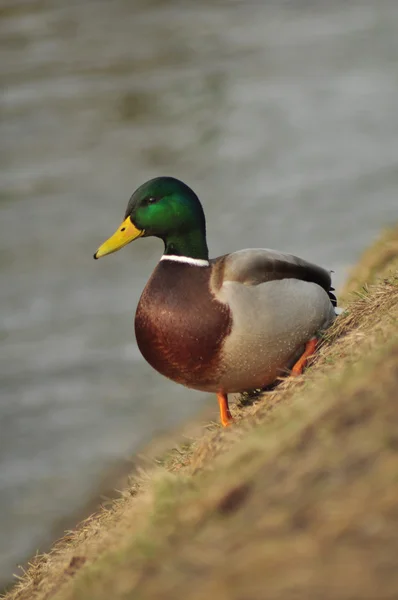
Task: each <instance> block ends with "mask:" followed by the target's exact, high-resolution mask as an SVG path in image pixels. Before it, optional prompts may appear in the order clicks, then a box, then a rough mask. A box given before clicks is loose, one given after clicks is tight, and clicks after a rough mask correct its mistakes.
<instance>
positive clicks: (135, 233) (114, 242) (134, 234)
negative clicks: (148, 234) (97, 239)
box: [94, 217, 145, 258]
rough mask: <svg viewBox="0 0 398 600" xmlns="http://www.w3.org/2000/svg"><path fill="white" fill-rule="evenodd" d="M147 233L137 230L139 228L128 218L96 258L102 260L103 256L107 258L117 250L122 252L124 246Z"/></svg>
mask: <svg viewBox="0 0 398 600" xmlns="http://www.w3.org/2000/svg"><path fill="white" fill-rule="evenodd" d="M144 233H145V231H144V230H143V229H137V227H136V226H135V225H134V224H133V223H132V222H131V219H130V217H127V219H125V220H124V221H123V223H122V224H121V225H120V227H118V228H117V230H116V231H115V233H114V234H113V235H112V236H111V237H110V238H109V239H107V240H106V242H104V243H103V244H102V246H100V247H99V248H98V250H97V252H96V253H95V254H94V258H101V256H106V255H107V254H112V252H116V250H120V248H123V246H127V244H129V243H130V242H132V241H133V240H136V239H137V238H139V237H141V236H142V235H144Z"/></svg>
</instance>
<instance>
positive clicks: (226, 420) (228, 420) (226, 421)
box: [217, 392, 234, 427]
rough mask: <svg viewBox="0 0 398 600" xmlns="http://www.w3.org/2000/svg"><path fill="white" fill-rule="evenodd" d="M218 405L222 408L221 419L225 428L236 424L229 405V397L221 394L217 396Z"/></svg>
mask: <svg viewBox="0 0 398 600" xmlns="http://www.w3.org/2000/svg"><path fill="white" fill-rule="evenodd" d="M217 400H218V405H219V407H220V419H221V425H222V426H223V427H229V426H230V425H232V423H233V422H234V420H233V418H232V415H231V411H230V410H229V405H228V396H227V394H223V393H221V392H219V393H218V394H217Z"/></svg>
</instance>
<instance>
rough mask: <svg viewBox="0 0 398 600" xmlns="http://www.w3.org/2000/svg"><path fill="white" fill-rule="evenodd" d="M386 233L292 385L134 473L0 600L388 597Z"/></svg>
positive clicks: (393, 338) (397, 480) (393, 252)
mask: <svg viewBox="0 0 398 600" xmlns="http://www.w3.org/2000/svg"><path fill="white" fill-rule="evenodd" d="M397 274H398V229H395V230H393V231H391V232H388V233H387V234H385V236H384V238H382V240H381V241H379V242H378V243H377V244H376V245H375V246H374V247H373V249H370V250H368V251H367V253H365V255H364V257H363V259H362V260H361V262H360V264H359V265H358V268H357V269H356V270H355V271H354V272H353V274H352V276H351V277H350V280H349V282H348V284H347V289H346V291H345V292H344V293H343V295H342V297H343V300H344V303H345V306H347V312H346V313H345V314H343V315H342V316H340V317H339V318H338V319H337V320H336V323H335V324H334V325H333V327H332V328H331V329H330V330H329V331H328V332H327V335H326V336H325V339H324V341H323V345H322V347H321V349H320V351H319V353H318V354H317V356H316V358H315V359H314V361H313V364H312V365H311V368H309V369H308V371H307V372H306V373H305V375H304V376H302V377H299V378H296V379H287V380H285V381H283V382H282V383H281V384H280V385H279V386H277V388H275V389H274V390H272V391H268V392H265V393H262V394H260V395H258V396H256V397H255V398H254V401H252V400H249V401H248V398H245V399H244V401H242V402H241V403H239V404H238V405H237V406H236V407H235V409H234V410H233V412H234V417H235V419H236V421H237V423H236V425H235V426H234V427H233V428H230V429H228V430H221V429H220V427H219V426H218V425H217V424H211V425H209V426H208V428H207V430H206V432H205V434H204V435H203V436H201V437H200V438H199V439H197V440H192V441H190V442H189V443H187V444H186V445H180V446H178V447H176V448H174V449H173V450H172V451H170V452H169V453H168V454H167V455H165V456H164V457H163V458H162V459H161V460H160V461H159V464H158V466H157V467H156V468H153V469H152V470H150V471H145V472H144V471H143V472H141V473H139V475H138V476H137V475H134V476H133V477H132V479H131V481H130V485H129V486H128V488H127V489H126V490H125V491H124V492H123V495H122V497H121V498H120V499H119V500H116V501H114V502H113V503H112V504H111V506H110V507H108V508H107V509H103V510H101V511H100V512H99V513H98V514H96V515H93V516H92V517H90V518H89V519H87V520H86V521H84V522H83V523H81V524H80V525H79V527H78V528H77V529H76V530H75V531H72V532H69V533H68V534H67V535H66V536H65V537H64V538H63V539H62V540H60V541H59V542H58V543H57V544H56V545H55V547H54V549H53V550H52V552H50V553H49V554H46V555H43V556H40V557H37V558H35V559H34V560H33V561H32V563H31V565H30V566H29V567H28V569H27V571H26V573H25V574H24V576H23V578H22V579H21V581H20V582H19V583H18V584H17V585H16V586H15V587H14V588H13V589H12V590H11V591H10V592H9V593H8V594H7V595H6V596H5V597H6V598H7V600H50V599H51V600H52V599H53V600H88V599H90V600H128V599H134V600H149V599H159V598H162V599H170V600H171V599H173V600H175V599H177V598H184V600H185V599H187V600H188V599H191V600H199V599H201V598H217V599H218V600H223V599H225V600H226V599H228V600H235V599H236V600H238V599H239V600H257V599H258V600H261V599H263V598H283V599H287V600H289V599H290V598H292V599H297V598H305V599H307V598H322V599H328V598H336V599H337V598H341V599H343V598H347V599H348V598H378V599H384V598H396V597H398V502H397V499H398V277H397Z"/></svg>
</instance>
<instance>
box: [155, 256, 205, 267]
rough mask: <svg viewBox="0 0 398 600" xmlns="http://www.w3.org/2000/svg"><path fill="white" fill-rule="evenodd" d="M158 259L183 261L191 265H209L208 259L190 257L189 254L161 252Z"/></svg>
mask: <svg viewBox="0 0 398 600" xmlns="http://www.w3.org/2000/svg"><path fill="white" fill-rule="evenodd" d="M160 260H172V261H174V262H179V263H184V264H186V265H192V266H194V267H208V266H209V265H210V263H209V261H208V260H204V259H203V258H191V257H190V256H176V255H175V254H163V256H162V257H161V259H160Z"/></svg>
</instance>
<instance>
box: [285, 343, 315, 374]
mask: <svg viewBox="0 0 398 600" xmlns="http://www.w3.org/2000/svg"><path fill="white" fill-rule="evenodd" d="M317 344H318V340H317V339H316V338H312V339H311V340H309V341H308V342H307V343H306V345H305V350H304V352H303V354H302V355H301V356H300V358H299V359H298V361H297V362H296V364H295V365H294V367H293V368H292V372H291V374H292V375H293V377H296V376H297V375H301V373H302V372H303V369H304V367H305V366H306V364H307V362H308V359H309V357H310V356H312V355H313V354H314V352H315V350H316V347H317Z"/></svg>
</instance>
